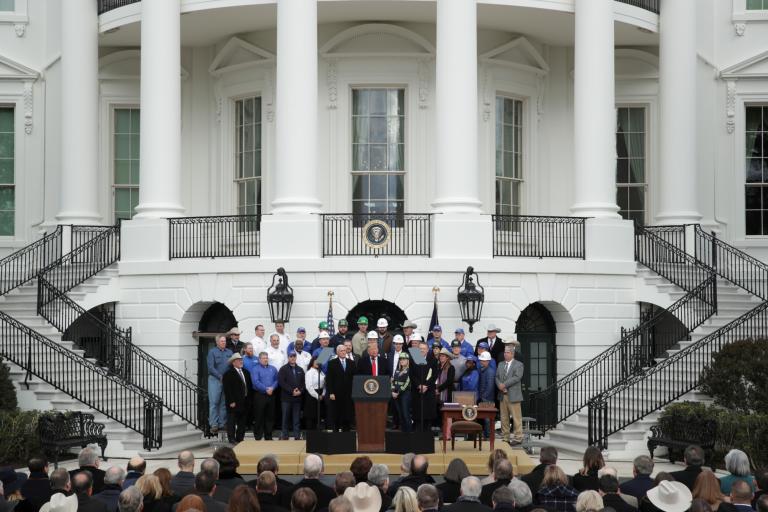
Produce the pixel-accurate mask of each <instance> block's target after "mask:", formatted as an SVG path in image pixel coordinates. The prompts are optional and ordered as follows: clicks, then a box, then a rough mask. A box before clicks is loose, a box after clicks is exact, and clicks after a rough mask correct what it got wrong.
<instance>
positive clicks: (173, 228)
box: [168, 215, 261, 259]
mask: <svg viewBox="0 0 768 512" xmlns="http://www.w3.org/2000/svg"><path fill="white" fill-rule="evenodd" d="M168 221H169V222H170V235H169V236H170V244H169V247H170V249H169V255H168V257H169V259H177V258H228V257H241V258H242V257H248V256H258V255H259V238H260V234H259V228H260V226H261V216H259V215H229V216H220V217H179V218H176V219H168Z"/></svg>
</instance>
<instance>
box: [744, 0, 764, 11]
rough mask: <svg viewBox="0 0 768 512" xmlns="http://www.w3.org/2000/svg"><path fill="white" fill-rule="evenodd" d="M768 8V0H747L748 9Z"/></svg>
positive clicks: (759, 9)
mask: <svg viewBox="0 0 768 512" xmlns="http://www.w3.org/2000/svg"><path fill="white" fill-rule="evenodd" d="M763 9H768V0H747V10H748V11H761V10H763Z"/></svg>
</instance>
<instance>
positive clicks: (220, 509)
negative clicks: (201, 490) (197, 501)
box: [171, 492, 227, 512]
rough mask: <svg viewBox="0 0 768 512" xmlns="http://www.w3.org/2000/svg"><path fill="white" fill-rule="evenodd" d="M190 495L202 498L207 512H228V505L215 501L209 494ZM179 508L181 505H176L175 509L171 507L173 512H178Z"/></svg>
mask: <svg viewBox="0 0 768 512" xmlns="http://www.w3.org/2000/svg"><path fill="white" fill-rule="evenodd" d="M190 494H197V495H198V496H200V498H201V499H202V500H203V504H204V505H205V510H206V511H207V512H227V505H226V504H225V503H222V502H220V501H218V500H215V499H213V498H211V497H210V496H208V495H207V494H198V493H196V492H195V493H190ZM177 508H179V504H178V503H174V504H173V507H171V512H176V509H177Z"/></svg>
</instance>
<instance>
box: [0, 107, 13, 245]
mask: <svg viewBox="0 0 768 512" xmlns="http://www.w3.org/2000/svg"><path fill="white" fill-rule="evenodd" d="M13 114H14V109H13V107H0V236H13V235H14V233H15V217H16V215H15V214H16V187H15V174H14V167H15V166H14V161H15V155H14V151H15V150H14V135H15V134H14V129H13V125H14V123H13V119H14V115H13Z"/></svg>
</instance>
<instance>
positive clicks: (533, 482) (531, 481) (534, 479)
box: [520, 464, 549, 496]
mask: <svg viewBox="0 0 768 512" xmlns="http://www.w3.org/2000/svg"><path fill="white" fill-rule="evenodd" d="M547 466H549V464H539V465H538V466H536V467H535V468H533V470H532V471H531V472H530V473H528V474H527V475H523V476H521V477H520V480H522V481H523V482H525V483H526V484H528V487H530V489H531V495H532V496H535V495H536V491H538V490H539V487H541V481H542V480H544V471H545V470H546V469H547Z"/></svg>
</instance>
